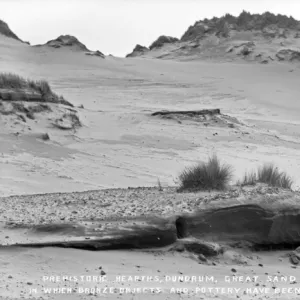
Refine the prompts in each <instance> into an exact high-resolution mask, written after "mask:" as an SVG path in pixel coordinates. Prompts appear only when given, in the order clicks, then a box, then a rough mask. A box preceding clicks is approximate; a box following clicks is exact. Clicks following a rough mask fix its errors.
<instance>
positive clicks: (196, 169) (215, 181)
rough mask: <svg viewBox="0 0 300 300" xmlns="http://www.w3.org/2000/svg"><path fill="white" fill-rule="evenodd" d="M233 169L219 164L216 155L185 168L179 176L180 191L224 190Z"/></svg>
mask: <svg viewBox="0 0 300 300" xmlns="http://www.w3.org/2000/svg"><path fill="white" fill-rule="evenodd" d="M232 171H233V168H232V167H231V166H230V165H228V164H221V162H220V160H219V159H218V157H217V156H216V155H213V156H212V157H210V158H209V159H208V161H207V162H200V163H198V164H196V165H194V166H192V167H187V168H185V169H184V170H183V171H182V172H181V173H180V175H179V182H180V187H179V189H178V191H179V192H181V191H187V190H188V191H201V190H224V189H226V187H227V186H228V184H229V182H230V180H231V179H232Z"/></svg>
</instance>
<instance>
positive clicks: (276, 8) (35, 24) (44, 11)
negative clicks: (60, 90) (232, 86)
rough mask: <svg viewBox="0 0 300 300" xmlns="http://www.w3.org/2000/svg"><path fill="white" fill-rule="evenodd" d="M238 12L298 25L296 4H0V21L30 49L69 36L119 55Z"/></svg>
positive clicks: (123, 0) (167, 0) (114, 0)
mask: <svg viewBox="0 0 300 300" xmlns="http://www.w3.org/2000/svg"><path fill="white" fill-rule="evenodd" d="M243 9H245V10H247V11H250V12H252V13H263V12H265V11H267V10H268V11H271V12H273V13H276V14H277V13H281V14H286V15H288V16H290V15H292V16H293V17H294V18H296V19H299V20H300V0H285V1H284V0H0V19H2V20H3V21H5V22H6V23H8V25H9V26H10V28H11V29H12V30H13V31H14V32H15V33H16V34H17V35H18V36H19V37H20V38H21V39H22V40H25V41H29V42H30V43H31V44H41V43H45V42H47V41H48V40H51V39H54V38H57V37H58V36H59V35H61V34H71V35H74V36H76V37H77V38H78V39H79V40H80V41H81V42H82V43H84V44H85V45H86V46H87V47H88V48H90V49H91V50H100V51H102V52H103V53H104V54H110V53H111V54H113V55H116V56H125V55H126V54H127V53H129V52H131V50H132V49H133V48H134V46H135V45H136V44H141V45H145V46H149V45H150V44H151V43H152V42H153V41H154V40H155V39H156V38H157V37H158V36H159V35H162V34H165V35H171V36H175V37H178V38H179V37H181V36H182V34H183V33H184V32H185V30H186V29H187V28H188V27H189V26H190V25H193V24H194V23H195V21H198V20H201V19H203V18H211V17H213V16H217V17H219V16H221V15H224V14H225V13H231V14H233V15H237V14H239V13H240V12H241V11H242V10H243Z"/></svg>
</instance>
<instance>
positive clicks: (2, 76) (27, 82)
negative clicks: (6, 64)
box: [0, 73, 73, 106]
mask: <svg viewBox="0 0 300 300" xmlns="http://www.w3.org/2000/svg"><path fill="white" fill-rule="evenodd" d="M0 89H9V90H29V91H30V90H31V91H34V92H37V93H38V94H40V95H41V97H42V99H43V100H44V101H45V102H47V101H48V102H57V103H61V104H65V105H68V106H73V105H72V104H71V103H70V102H68V101H66V100H65V99H64V98H63V97H62V96H58V95H57V94H55V93H54V92H53V91H52V89H51V87H50V85H49V83H48V82H47V81H46V80H31V79H26V78H24V77H21V76H19V75H17V74H13V73H0Z"/></svg>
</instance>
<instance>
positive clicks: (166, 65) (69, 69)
mask: <svg viewBox="0 0 300 300" xmlns="http://www.w3.org/2000/svg"><path fill="white" fill-rule="evenodd" d="M0 53H1V55H0V57H1V58H0V67H1V70H3V71H11V72H16V73H18V74H20V75H24V76H26V77H32V78H34V79H40V78H41V77H42V78H45V79H47V80H49V81H50V83H51V84H52V85H53V88H54V90H55V91H56V92H58V93H59V94H63V95H64V96H65V98H66V99H67V100H69V101H71V102H73V103H74V104H75V105H79V104H83V105H84V109H78V111H79V115H80V117H81V120H82V122H83V124H84V127H83V128H82V129H80V130H78V131H77V132H75V133H74V132H69V133H66V132H61V131H59V130H56V129H53V128H48V127H45V126H42V125H41V123H37V124H32V125H31V127H32V128H31V130H29V131H30V132H29V131H28V129H27V128H26V127H22V126H20V125H15V126H12V127H10V126H7V124H6V125H4V123H3V118H1V119H0V128H1V131H0V153H1V155H0V179H1V180H0V191H1V192H0V193H1V195H12V194H27V193H45V192H53V191H55V192H62V191H68V192H70V191H72V192H73V191H82V190H88V189H96V188H97V189H99V188H104V187H127V186H140V185H143V186H144V185H154V184H156V182H157V178H160V180H161V182H162V184H163V185H166V184H171V185H172V184H174V179H176V175H177V174H178V172H179V171H180V170H181V169H182V167H184V166H185V165H189V164H192V163H194V162H195V161H196V160H202V159H203V160H204V159H206V158H207V155H208V154H210V153H212V152H213V151H216V152H217V153H218V154H219V156H220V157H221V158H222V159H224V160H226V161H227V162H229V163H232V164H233V165H234V167H235V169H236V176H237V177H239V176H241V175H242V174H243V172H244V171H245V170H246V169H250V168H252V167H255V166H257V165H258V164H260V163H262V162H267V161H273V162H276V163H277V164H278V165H279V167H282V168H283V169H285V170H287V171H288V172H289V174H290V175H291V176H293V177H294V179H295V188H297V187H299V185H300V181H299V177H298V174H299V171H300V155H299V153H300V152H299V148H300V144H299V141H300V130H299V128H300V127H299V110H300V104H299V101H298V99H299V89H298V78H299V72H300V70H299V69H298V68H295V67H293V66H292V65H284V64H275V63H274V64H272V65H250V64H233V63H231V64H228V63H223V64H216V63H211V62H197V63H196V62H193V63H192V62H174V61H156V60H151V59H123V58H113V57H107V58H106V59H105V60H103V59H99V58H95V57H87V56H85V55H82V54H80V53H70V52H65V51H64V50H53V49H48V48H43V47H42V48H31V47H29V46H27V45H24V44H20V43H18V42H16V41H13V40H9V39H6V38H3V37H0ZM291 70H293V72H290V71H291ZM201 108H220V109H221V111H222V112H224V113H225V114H228V115H231V116H233V117H236V118H238V120H239V121H240V122H241V125H239V126H237V127H236V128H227V127H216V126H208V127H205V126H203V125H199V124H198V123H193V122H189V121H187V122H182V123H181V124H180V123H178V122H176V121H174V120H161V119H159V118H153V117H150V113H151V112H153V111H156V110H160V109H201ZM16 131H18V132H20V133H21V134H20V135H19V136H18V137H16V136H15V135H13V134H12V133H13V132H16ZM32 132H48V133H49V135H50V138H51V139H50V141H47V142H42V141H36V139H34V138H33V135H32ZM215 133H218V135H213V134H215ZM24 206H26V204H24ZM11 209H12V210H13V207H11ZM126 209H127V210H129V211H130V210H131V209H130V208H129V207H126ZM3 213H5V210H4V211H3ZM19 217H21V216H19ZM4 238H5V237H4ZM245 255H247V256H249V254H245ZM255 255H256V254H250V256H253V258H250V259H249V261H248V263H249V265H250V266H249V267H246V266H242V265H239V264H238V265H237V262H236V261H234V262H233V261H232V259H231V258H232V255H229V257H231V258H228V257H225V258H224V261H219V262H217V263H216V266H211V265H209V266H206V265H199V264H198V262H196V261H195V260H194V259H193V257H192V258H191V257H189V256H188V254H184V255H182V254H180V255H179V254H174V253H169V252H167V253H164V254H159V255H158V254H157V256H156V255H153V254H149V253H135V252H126V253H125V252H93V253H91V252H85V251H78V250H61V249H60V250H59V249H38V250H33V249H27V250H20V249H16V250H13V249H10V250H9V251H7V250H3V249H2V250H1V256H0V265H1V270H0V274H1V276H0V277H1V279H0V295H1V296H2V297H10V298H20V297H21V296H22V295H24V297H25V298H32V295H29V289H28V288H29V287H32V288H38V289H40V288H41V285H44V286H46V283H43V282H42V278H41V276H43V275H50V274H53V275H63V274H67V275H70V276H74V275H76V274H79V275H81V274H88V275H93V274H99V272H100V271H99V267H100V266H102V268H103V269H104V271H105V272H107V275H109V276H111V277H115V276H116V274H122V275H129V274H132V275H137V274H139V273H140V274H142V273H143V274H145V275H148V276H149V275H151V274H155V275H156V274H157V273H160V274H163V276H164V275H168V274H179V272H182V273H183V274H187V275H194V274H197V275H199V274H208V275H214V276H216V277H217V278H218V279H219V282H220V286H223V287H228V284H227V283H224V282H223V279H224V276H225V275H230V274H231V273H232V271H231V269H232V268H235V269H236V270H237V274H241V275H246V274H247V275H249V274H254V275H259V276H262V278H261V280H262V281H264V280H265V277H264V279H263V276H266V273H268V274H271V275H275V274H279V273H278V272H281V273H280V274H285V275H296V273H297V272H298V269H293V268H291V266H290V264H289V262H288V259H287V258H286V257H283V258H282V260H280V259H279V256H281V255H283V253H274V254H273V255H272V256H270V254H269V253H268V255H267V256H266V255H264V254H261V253H259V256H260V259H258V258H256V257H254V256H255ZM186 256H188V257H186ZM120 258H121V264H116V262H120ZM122 263H124V265H122ZM226 263H228V265H226ZM259 263H262V264H263V266H264V267H260V266H258V264H259ZM137 265H138V266H140V267H137ZM158 270H159V271H160V272H158ZM252 270H253V271H252ZM10 276H12V278H10ZM222 278H223V279H222ZM111 280H114V279H113V278H110V282H109V283H108V284H107V285H108V286H110V284H111V283H112V282H111ZM299 280H300V279H299V278H298V281H297V282H299ZM38 284H40V286H38ZM84 284H85V285H86V283H84ZM139 284H140V285H141V287H144V282H139ZM262 284H264V283H262V282H260V283H259V286H261V285H262ZM59 285H60V286H61V285H62V284H61V283H60V284H59ZM128 285H130V286H134V284H128V282H125V283H124V286H128ZM145 285H146V284H145ZM253 285H254V284H252V286H253ZM56 286H57V285H56ZM88 286H91V285H90V284H88ZM114 286H115V285H114ZM116 286H117V285H116ZM163 286H164V288H169V287H170V286H171V285H170V284H164V285H163ZM246 286H247V284H243V287H246ZM266 286H270V284H269V283H268V284H266ZM278 286H279V284H278ZM280 286H284V287H290V286H292V287H296V286H297V287H298V286H299V284H293V285H290V283H281V284H280ZM175 287H176V288H177V287H180V283H176V285H175ZM193 288H195V285H193ZM21 291H23V293H21ZM106 296H107V295H99V297H100V298H101V297H102V298H105V297H106ZM199 296H200V297H199V299H201V297H202V299H210V298H215V297H214V296H213V295H199ZM271 296H272V295H265V294H263V295H261V294H259V295H257V296H254V295H248V296H247V295H239V297H240V298H241V299H261V298H262V299H267V298H268V297H270V298H271ZM43 297H44V298H48V299H65V298H67V299H74V298H75V299H91V298H94V297H93V296H90V295H78V294H71V295H66V294H64V295H62V294H59V295H54V294H51V295H49V296H46V295H43ZM109 297H111V298H115V299H117V297H119V298H120V299H121V298H122V299H145V298H146V299H147V296H146V295H145V294H143V295H138V294H135V295H127V296H126V295H125V296H124V295H123V296H120V295H110V296H109ZM176 297H177V299H180V298H181V297H182V296H175V295H170V293H168V294H167V295H166V294H162V295H154V296H152V297H151V296H149V299H151V298H153V299H168V298H169V299H176ZM188 297H190V298H191V299H194V298H196V296H195V295H193V293H192V291H189V295H188ZM226 297H227V298H228V297H229V296H228V293H227V294H226V295H218V296H217V298H219V299H226ZM287 297H289V298H295V299H297V297H298V298H299V296H298V295H296V294H295V293H289V294H285V295H280V296H277V295H275V296H274V297H273V299H286V298H287ZM231 298H237V295H233V296H232V297H231Z"/></svg>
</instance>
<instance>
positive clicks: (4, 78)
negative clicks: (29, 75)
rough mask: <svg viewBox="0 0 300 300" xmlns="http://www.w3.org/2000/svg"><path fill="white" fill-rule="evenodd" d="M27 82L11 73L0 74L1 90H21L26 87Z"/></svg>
mask: <svg viewBox="0 0 300 300" xmlns="http://www.w3.org/2000/svg"><path fill="white" fill-rule="evenodd" d="M26 85H27V81H26V79H24V78H23V77H21V76H19V75H16V74H13V73H0V88H1V89H21V88H24V87H26Z"/></svg>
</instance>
